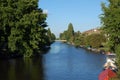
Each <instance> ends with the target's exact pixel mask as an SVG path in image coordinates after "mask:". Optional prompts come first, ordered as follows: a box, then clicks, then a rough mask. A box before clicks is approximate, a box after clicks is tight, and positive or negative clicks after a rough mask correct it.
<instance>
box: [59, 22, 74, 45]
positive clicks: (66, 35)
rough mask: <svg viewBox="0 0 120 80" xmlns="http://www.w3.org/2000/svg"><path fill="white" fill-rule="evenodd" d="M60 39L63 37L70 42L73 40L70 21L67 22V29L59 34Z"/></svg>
mask: <svg viewBox="0 0 120 80" xmlns="http://www.w3.org/2000/svg"><path fill="white" fill-rule="evenodd" d="M60 39H65V40H67V41H68V42H70V43H72V42H73V40H74V29H73V25H72V23H69V25H68V29H67V30H66V31H64V32H63V33H61V34H60Z"/></svg>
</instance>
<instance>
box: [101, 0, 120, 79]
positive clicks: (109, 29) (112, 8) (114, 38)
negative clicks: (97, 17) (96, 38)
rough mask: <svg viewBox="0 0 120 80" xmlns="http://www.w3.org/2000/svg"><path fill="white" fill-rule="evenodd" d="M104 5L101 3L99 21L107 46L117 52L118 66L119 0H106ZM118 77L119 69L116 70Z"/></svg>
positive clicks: (119, 52) (119, 54) (119, 61)
mask: <svg viewBox="0 0 120 80" xmlns="http://www.w3.org/2000/svg"><path fill="white" fill-rule="evenodd" d="M108 2H109V4H108V5H107V6H106V5H105V3H102V10H103V14H102V15H101V21H102V24H103V30H104V32H106V34H107V35H108V37H109V40H108V44H109V48H110V49H111V50H112V51H113V52H115V53H116V54H117V63H118V67H119V68H120V0H108ZM118 73H119V74H118V76H119V77H120V71H118Z"/></svg>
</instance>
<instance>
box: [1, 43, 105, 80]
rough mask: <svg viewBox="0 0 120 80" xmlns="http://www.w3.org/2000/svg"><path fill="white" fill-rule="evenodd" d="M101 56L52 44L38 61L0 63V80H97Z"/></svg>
mask: <svg viewBox="0 0 120 80" xmlns="http://www.w3.org/2000/svg"><path fill="white" fill-rule="evenodd" d="M104 63H105V56H104V55H102V54H95V53H92V52H88V51H86V50H84V49H81V48H75V47H74V46H71V45H67V44H65V43H61V42H55V43H53V44H52V45H51V49H50V50H49V51H48V53H47V54H44V55H43V57H40V58H32V59H24V58H19V59H11V60H1V61H0V80H98V75H99V73H100V72H101V71H102V66H103V64H104Z"/></svg>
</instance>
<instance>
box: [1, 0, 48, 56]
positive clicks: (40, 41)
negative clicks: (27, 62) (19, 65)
mask: <svg viewBox="0 0 120 80" xmlns="http://www.w3.org/2000/svg"><path fill="white" fill-rule="evenodd" d="M0 4H1V7H0V13H1V16H0V21H1V23H0V27H1V28H0V29H1V30H2V31H3V35H4V36H3V39H4V41H5V43H6V44H8V46H7V47H6V48H7V49H9V50H10V51H11V52H12V53H14V52H16V51H17V52H18V53H19V54H23V55H24V56H26V57H30V56H32V55H33V54H34V53H37V52H38V51H40V50H42V48H43V47H45V46H46V45H48V42H49V41H48V37H47V35H46V32H47V30H46V29H45V27H46V26H47V24H46V22H45V20H46V17H47V15H46V14H43V11H42V9H38V0H1V1H0ZM0 38H1V37H0Z"/></svg>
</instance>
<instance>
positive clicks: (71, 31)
mask: <svg viewBox="0 0 120 80" xmlns="http://www.w3.org/2000/svg"><path fill="white" fill-rule="evenodd" d="M67 40H68V41H69V42H73V40H74V29H73V25H72V23H69V25H68V30H67Z"/></svg>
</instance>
